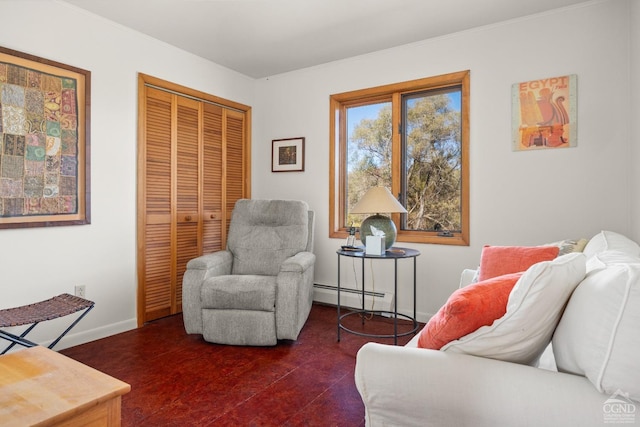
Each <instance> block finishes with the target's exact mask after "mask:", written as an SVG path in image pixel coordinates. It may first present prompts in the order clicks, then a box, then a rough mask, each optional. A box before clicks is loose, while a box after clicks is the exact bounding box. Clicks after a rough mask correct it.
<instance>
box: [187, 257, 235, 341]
mask: <svg viewBox="0 0 640 427" xmlns="http://www.w3.org/2000/svg"><path fill="white" fill-rule="evenodd" d="M232 266H233V255H232V254H231V252H229V251H218V252H213V253H210V254H206V255H202V256H199V257H198V258H194V259H192V260H190V261H189V262H188V263H187V270H186V271H185V272H184V276H183V277H182V317H183V319H184V328H185V330H186V331H187V333H189V334H201V333H202V302H201V300H200V290H201V288H202V282H204V281H205V280H206V279H207V278H209V277H213V276H222V275H225V274H231V267H232Z"/></svg>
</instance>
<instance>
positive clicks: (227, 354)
mask: <svg viewBox="0 0 640 427" xmlns="http://www.w3.org/2000/svg"><path fill="white" fill-rule="evenodd" d="M347 319H348V321H349V322H350V324H349V327H350V328H351V329H354V330H357V329H360V328H364V330H366V332H367V333H380V332H382V333H389V332H390V331H392V330H393V329H392V328H393V326H392V321H391V320H390V319H387V318H383V317H378V316H376V317H374V318H373V319H370V320H367V321H366V322H365V325H364V326H362V325H361V321H360V319H359V318H358V317H357V316H350V317H349V318H347ZM405 330H406V329H405ZM336 334H337V329H336V309H335V307H330V306H325V305H315V304H314V306H313V308H312V310H311V314H310V316H309V319H308V321H307V323H306V325H305V327H304V328H303V330H302V332H301V333H300V336H299V337H298V340H297V341H295V342H291V341H282V342H280V343H278V345H277V346H275V347H234V346H223V345H216V344H211V343H207V342H205V341H203V340H202V338H201V337H200V336H199V335H187V334H186V333H185V332H184V327H183V323H182V316H181V315H177V316H171V317H167V318H164V319H160V320H157V321H154V322H151V323H148V324H147V325H145V326H144V327H142V328H139V329H136V330H133V331H128V332H125V333H122V334H118V335H115V336H112V337H108V338H105V339H101V340H97V341H93V342H90V343H87V344H83V345H80V346H77V347H72V348H68V349H65V350H62V351H61V353H63V354H65V355H67V356H69V357H71V358H73V359H76V360H78V361H80V362H83V363H85V364H87V365H89V366H92V367H94V368H96V369H98V370H100V371H102V372H105V373H107V374H109V375H111V376H114V377H116V378H119V379H121V380H123V381H125V382H127V383H129V384H131V392H130V393H129V394H127V395H125V396H124V397H123V399H122V421H123V426H154V427H155V426H213V425H215V426H283V425H284V426H363V425H364V405H363V404H362V400H361V399H360V395H359V394H358V391H357V389H356V387H355V383H354V379H353V373H354V367H355V356H356V353H357V351H358V349H359V348H360V347H361V346H362V345H363V344H364V343H365V342H367V341H372V340H373V339H371V338H366V337H361V336H356V335H353V334H348V333H345V332H342V335H341V341H340V342H337V339H336V338H337V337H336ZM411 336H412V335H411ZM411 336H407V337H403V338H401V339H399V343H402V344H404V343H406V342H407V341H408V340H409V339H410V338H411ZM375 341H378V342H383V343H389V344H391V343H393V340H391V339H386V338H385V339H376V340H375Z"/></svg>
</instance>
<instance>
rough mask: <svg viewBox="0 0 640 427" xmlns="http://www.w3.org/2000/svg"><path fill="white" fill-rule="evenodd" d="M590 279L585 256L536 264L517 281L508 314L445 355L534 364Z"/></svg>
mask: <svg viewBox="0 0 640 427" xmlns="http://www.w3.org/2000/svg"><path fill="white" fill-rule="evenodd" d="M584 275H585V256H584V255H583V254H582V253H571V254H567V255H563V256H561V257H558V258H556V259H554V260H553V261H544V262H540V263H537V264H534V265H532V266H531V267H530V268H529V269H528V270H527V271H525V272H524V274H523V275H522V277H521V278H520V280H518V282H517V283H516V285H515V286H514V288H513V290H512V291H511V294H510V295H509V301H508V302H507V311H506V313H505V314H504V316H502V317H501V318H500V319H497V320H495V321H494V322H493V324H492V325H491V326H482V327H480V328H478V329H477V330H475V331H474V332H472V333H470V334H468V335H465V336H464V337H462V338H460V339H458V340H454V341H451V342H449V343H448V344H446V345H444V346H443V347H442V348H441V350H442V351H451V352H453V353H465V354H472V355H475V356H482V357H488V358H492V359H498V360H505V361H509V362H515V363H522V364H528V365H534V364H535V363H536V362H537V360H538V358H539V357H540V355H541V354H542V352H543V351H544V349H545V347H547V345H548V344H549V342H550V341H551V336H552V335H553V331H554V330H555V328H556V325H557V324H558V321H559V320H560V316H561V315H562V310H563V309H564V307H565V304H566V302H567V300H568V299H569V297H570V296H571V293H572V292H573V290H574V288H575V287H576V286H577V285H578V283H580V281H581V280H582V279H583V278H584Z"/></svg>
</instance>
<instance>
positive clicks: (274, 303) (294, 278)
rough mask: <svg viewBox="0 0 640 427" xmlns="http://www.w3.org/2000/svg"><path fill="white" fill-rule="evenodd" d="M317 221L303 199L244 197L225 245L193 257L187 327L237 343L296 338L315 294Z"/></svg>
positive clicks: (185, 295)
mask: <svg viewBox="0 0 640 427" xmlns="http://www.w3.org/2000/svg"><path fill="white" fill-rule="evenodd" d="M313 225H314V213H313V211H310V210H309V207H308V205H307V204H306V203H305V202H302V201H294V200H249V199H241V200H238V201H237V202H236V205H235V207H234V209H233V214H232V217H231V224H230V226H229V234H228V238H227V249H226V250H222V251H218V252H214V253H211V254H207V255H203V256H201V257H198V258H195V259H192V260H191V261H189V263H188V264H187V270H186V272H185V274H184V277H183V281H182V313H183V317H184V326H185V329H186V331H187V333H189V334H202V336H203V338H204V339H205V340H206V341H208V342H213V343H219V344H232V345H256V346H258V345H264V346H266V345H276V344H277V341H278V340H295V339H297V338H298V334H299V333H300V330H301V329H302V327H303V326H304V324H305V322H306V320H307V318H308V316H309V312H310V311H311V303H312V301H313V273H314V264H315V259H316V257H315V255H314V254H313V252H312V251H313Z"/></svg>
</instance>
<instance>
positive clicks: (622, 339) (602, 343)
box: [553, 252, 640, 400]
mask: <svg viewBox="0 0 640 427" xmlns="http://www.w3.org/2000/svg"><path fill="white" fill-rule="evenodd" d="M627 257H628V256H627ZM596 258H597V259H598V261H599V263H600V264H601V265H604V266H605V268H597V269H594V270H592V271H591V272H590V273H588V274H587V276H586V277H585V279H584V280H583V281H582V283H580V285H579V286H578V287H577V288H576V290H575V292H574V293H573V296H572V297H571V300H570V301H569V304H568V305H567V308H566V310H565V312H564V315H563V316H562V319H561V320H560V324H559V325H558V328H557V329H556V332H555V334H554V336H553V353H554V356H555V358H556V364H557V366H558V370H559V371H561V372H569V373H572V374H578V375H584V376H586V377H587V378H588V379H589V380H590V381H591V382H592V383H593V384H594V385H595V387H596V389H598V391H600V392H601V393H607V394H609V395H612V394H613V393H615V392H617V391H618V390H620V391H622V392H624V393H629V397H630V398H631V399H635V400H640V363H638V360H640V330H639V326H640V259H637V258H636V259H634V260H632V262H626V263H625V262H622V261H623V260H624V258H623V257H622V256H621V255H620V253H619V252H618V253H612V252H603V253H602V254H599V255H596Z"/></svg>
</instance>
